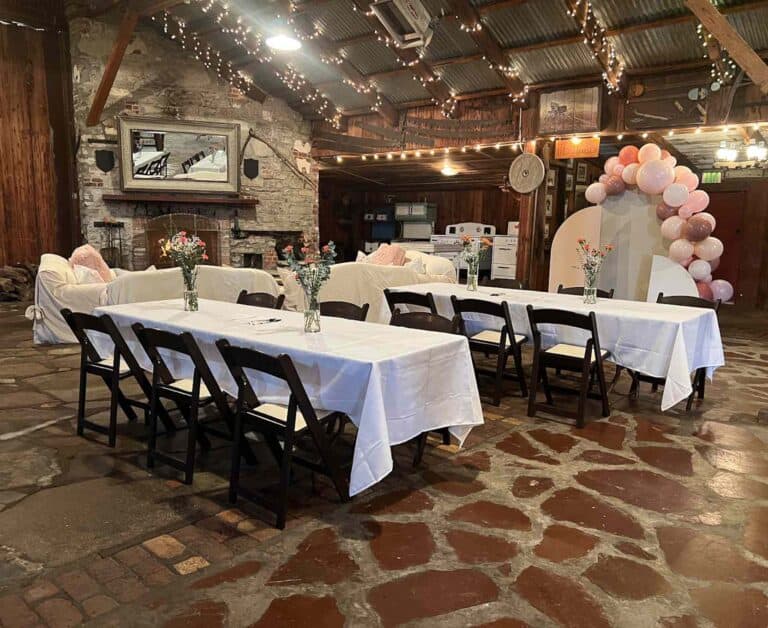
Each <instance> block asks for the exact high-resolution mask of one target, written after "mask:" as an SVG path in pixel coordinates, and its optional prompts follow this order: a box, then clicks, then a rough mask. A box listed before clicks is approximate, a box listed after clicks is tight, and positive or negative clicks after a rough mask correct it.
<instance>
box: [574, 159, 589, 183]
mask: <svg viewBox="0 0 768 628" xmlns="http://www.w3.org/2000/svg"><path fill="white" fill-rule="evenodd" d="M586 182H587V164H585V163H584V162H581V163H579V165H578V166H576V183H586Z"/></svg>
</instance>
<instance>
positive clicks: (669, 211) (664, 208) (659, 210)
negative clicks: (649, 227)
mask: <svg viewBox="0 0 768 628" xmlns="http://www.w3.org/2000/svg"><path fill="white" fill-rule="evenodd" d="M676 215H677V207H670V206H669V205H667V204H666V203H659V204H658V205H657V206H656V217H657V218H658V219H659V220H666V219H667V218H669V217H670V216H676Z"/></svg>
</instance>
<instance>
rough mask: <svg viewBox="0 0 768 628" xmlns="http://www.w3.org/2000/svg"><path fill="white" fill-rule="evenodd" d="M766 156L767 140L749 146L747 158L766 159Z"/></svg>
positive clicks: (767, 154)
mask: <svg viewBox="0 0 768 628" xmlns="http://www.w3.org/2000/svg"><path fill="white" fill-rule="evenodd" d="M766 157H768V148H766V147H765V142H760V144H750V145H749V146H747V159H752V160H754V161H765V159H766Z"/></svg>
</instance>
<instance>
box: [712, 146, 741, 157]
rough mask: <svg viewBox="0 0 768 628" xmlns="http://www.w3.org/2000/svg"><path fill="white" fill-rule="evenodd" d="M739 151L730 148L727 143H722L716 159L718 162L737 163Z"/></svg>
mask: <svg viewBox="0 0 768 628" xmlns="http://www.w3.org/2000/svg"><path fill="white" fill-rule="evenodd" d="M738 155H739V151H737V150H736V149H735V148H731V147H729V146H728V145H727V144H726V143H725V142H720V148H718V149H717V152H716V153H715V157H716V158H717V160H718V161H736V158H737V157H738Z"/></svg>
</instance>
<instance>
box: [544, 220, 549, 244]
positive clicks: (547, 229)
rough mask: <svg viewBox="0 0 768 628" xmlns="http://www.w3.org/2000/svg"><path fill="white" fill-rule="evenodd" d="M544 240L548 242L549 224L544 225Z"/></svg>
mask: <svg viewBox="0 0 768 628" xmlns="http://www.w3.org/2000/svg"><path fill="white" fill-rule="evenodd" d="M544 239H545V240H549V223H548V222H545V223H544Z"/></svg>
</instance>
